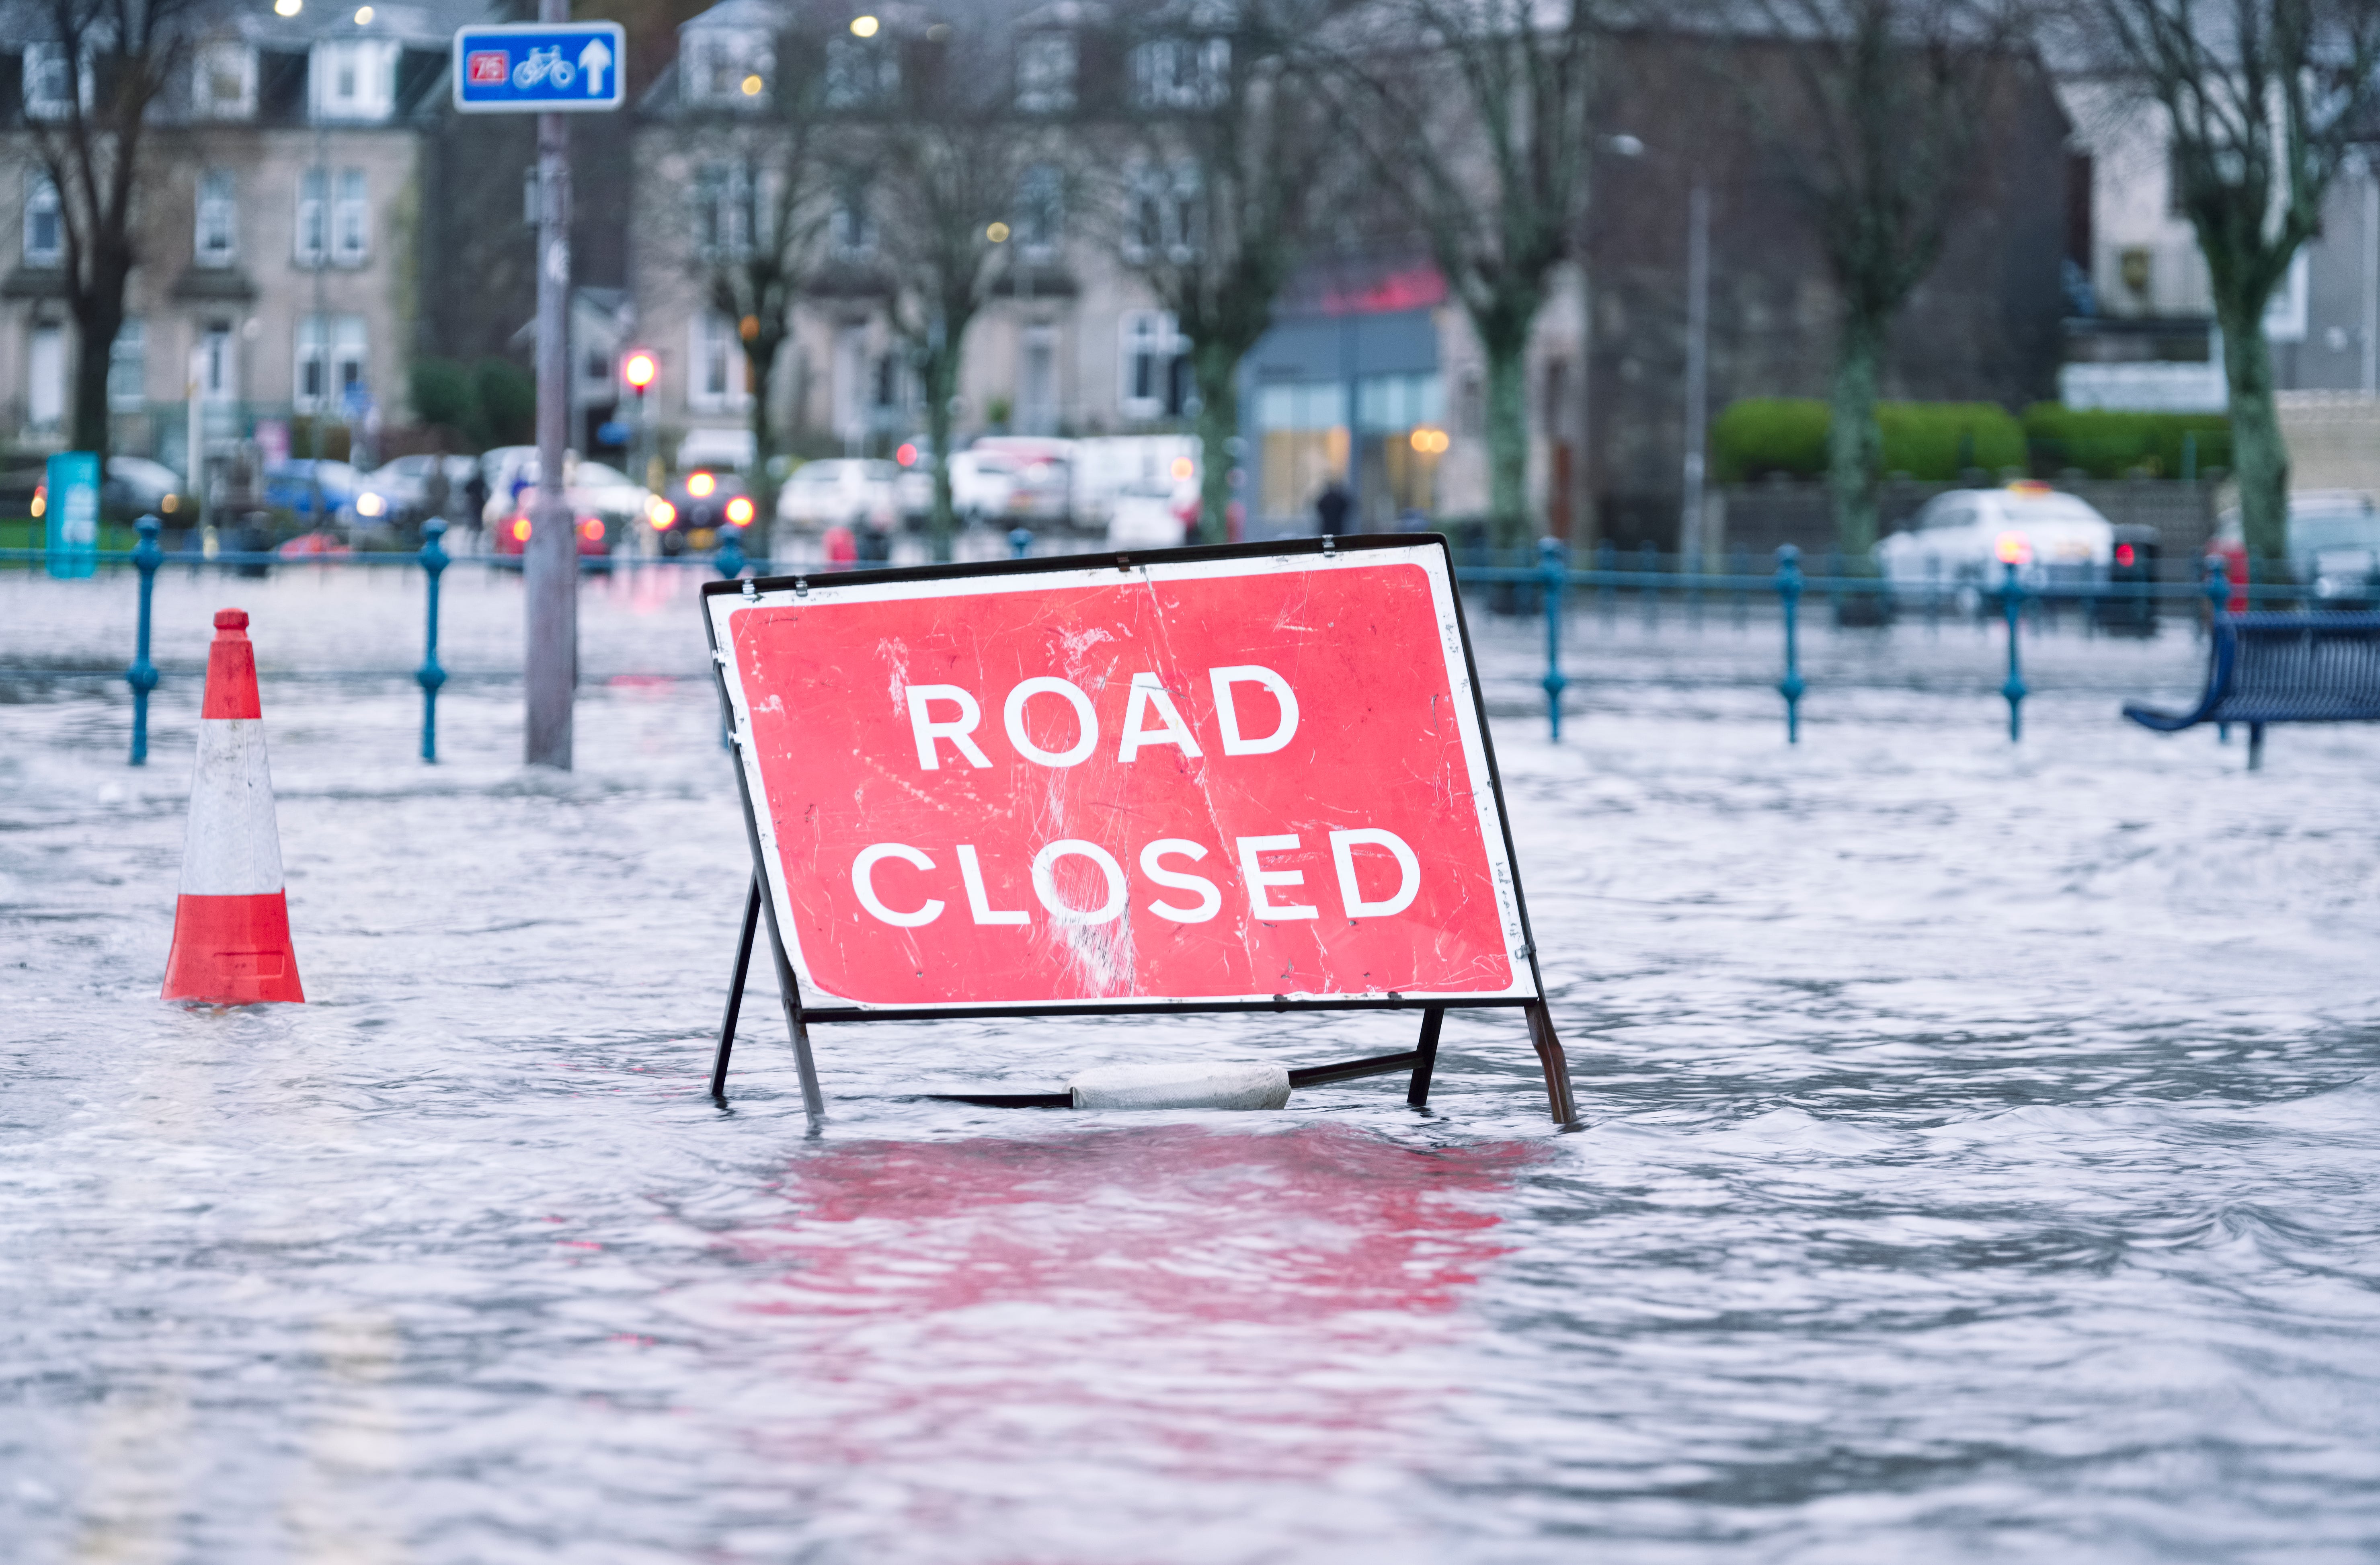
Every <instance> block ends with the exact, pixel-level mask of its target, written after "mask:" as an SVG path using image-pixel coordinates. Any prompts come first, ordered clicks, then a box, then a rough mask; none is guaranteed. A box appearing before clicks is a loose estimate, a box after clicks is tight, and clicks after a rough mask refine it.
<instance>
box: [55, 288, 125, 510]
mask: <svg viewBox="0 0 2380 1565" xmlns="http://www.w3.org/2000/svg"><path fill="white" fill-rule="evenodd" d="M123 325H124V284H123V281H122V280H121V279H118V280H117V282H116V285H115V288H114V289H113V290H112V291H108V292H106V293H104V294H103V295H102V297H94V298H92V299H91V300H90V301H89V302H87V303H86V304H84V305H83V306H82V307H81V308H80V309H77V310H76V311H75V366H74V395H73V399H72V400H71V401H70V402H69V403H68V404H67V429H68V430H69V431H71V432H72V434H73V437H74V438H73V448H74V449H75V450H77V451H94V452H97V453H98V454H99V464H100V470H101V471H102V472H103V473H104V472H105V471H106V468H107V453H108V446H109V444H110V442H109V440H108V434H109V430H108V418H107V368H108V359H109V357H110V356H111V354H112V353H113V351H114V349H115V334H116V333H117V332H118V331H119V330H121V329H122V328H123Z"/></svg>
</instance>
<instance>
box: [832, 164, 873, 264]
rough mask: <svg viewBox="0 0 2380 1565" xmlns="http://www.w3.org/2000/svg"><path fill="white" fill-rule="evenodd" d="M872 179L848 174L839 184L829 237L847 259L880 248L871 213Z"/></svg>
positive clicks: (836, 190)
mask: <svg viewBox="0 0 2380 1565" xmlns="http://www.w3.org/2000/svg"><path fill="white" fill-rule="evenodd" d="M827 237H828V240H829V242H830V243H832V245H833V247H834V248H835V249H836V250H837V251H838V252H840V253H841V254H843V255H844V256H847V257H848V256H864V255H867V254H868V253H869V252H870V251H872V250H873V249H876V222H875V219H874V218H873V217H872V216H871V215H870V214H869V212H868V180H867V177H866V176H864V175H858V174H846V175H844V176H843V177H842V178H841V179H839V180H837V181H836V182H835V192H834V217H833V219H832V222H831V223H830V224H828V234H827Z"/></svg>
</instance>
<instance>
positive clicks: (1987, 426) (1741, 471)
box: [1711, 397, 2025, 483]
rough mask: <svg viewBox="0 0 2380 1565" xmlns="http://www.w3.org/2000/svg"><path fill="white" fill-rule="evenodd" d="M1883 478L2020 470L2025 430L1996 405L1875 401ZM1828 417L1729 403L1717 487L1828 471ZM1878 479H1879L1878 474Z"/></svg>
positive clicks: (1779, 401)
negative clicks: (1777, 475)
mask: <svg viewBox="0 0 2380 1565" xmlns="http://www.w3.org/2000/svg"><path fill="white" fill-rule="evenodd" d="M1833 421H1834V420H1833V418H1832V416H1831V414H1830V413H1829V411H1828V406H1827V404H1826V403H1824V402H1821V401H1819V400H1818V399H1816V398H1815V397H1751V398H1747V399H1745V400H1744V401H1742V402H1736V403H1730V404H1729V406H1728V407H1727V409H1726V410H1725V411H1724V412H1722V413H1721V414H1720V415H1719V416H1718V421H1717V422H1716V423H1715V424H1714V425H1713V426H1712V428H1711V445H1712V454H1713V455H1714V457H1715V459H1716V461H1715V466H1716V467H1717V475H1716V476H1717V477H1718V480H1719V481H1720V482H1721V483H1743V482H1745V481H1746V480H1748V479H1757V478H1762V477H1765V476H1766V475H1767V474H1770V473H1782V474H1785V475H1787V476H1789V477H1793V478H1816V477H1818V476H1819V475H1821V474H1823V473H1825V472H1826V470H1827V431H1828V428H1829V426H1830V425H1831V424H1832V423H1833ZM1876 424H1877V426H1878V428H1879V430H1880V431H1882V433H1883V436H1884V471H1885V472H1886V473H1907V474H1909V475H1910V476H1911V477H1913V478H1918V479H1956V478H1957V477H1959V475H1960V474H1961V472H1962V471H1963V470H1965V469H1967V468H1969V467H1981V468H1983V469H1985V471H1988V472H1996V471H1998V469H2000V468H2002V467H2023V466H2025V431H2024V428H2023V426H2022V425H2020V424H2019V423H2018V422H2017V421H2016V419H2013V418H2011V417H2010V414H2009V411H2008V409H2006V408H2004V407H2002V406H1999V405H1998V403H1995V402H1879V403H1877V404H1876ZM1879 476H1880V475H1879Z"/></svg>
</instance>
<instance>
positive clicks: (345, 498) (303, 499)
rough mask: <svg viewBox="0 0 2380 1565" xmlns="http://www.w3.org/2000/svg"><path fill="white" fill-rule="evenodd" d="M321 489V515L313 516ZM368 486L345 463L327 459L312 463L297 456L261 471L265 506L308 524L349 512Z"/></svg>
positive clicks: (361, 476)
mask: <svg viewBox="0 0 2380 1565" xmlns="http://www.w3.org/2000/svg"><path fill="white" fill-rule="evenodd" d="M318 487H319V488H320V491H321V493H322V516H321V517H317V516H315V514H314V496H315V492H316V490H317V488H318ZM368 487H369V486H367V485H366V484H365V482H364V476H363V474H361V473H360V472H358V471H357V470H356V469H355V468H354V467H349V466H348V465H347V464H346V463H345V462H333V461H330V460H328V459H325V460H322V461H319V462H318V461H314V460H312V459H310V458H306V457H299V458H296V459H294V460H291V461H287V462H276V463H274V464H273V466H272V467H267V468H266V469H265V470H264V503H265V504H266V505H268V506H270V507H272V508H273V509H274V510H279V511H295V512H296V513H297V515H298V516H302V517H304V518H305V519H306V520H307V521H309V522H316V521H320V520H323V519H326V518H329V517H331V516H335V515H337V514H338V513H340V512H343V511H344V512H350V513H352V512H353V510H354V507H355V503H356V500H357V498H358V496H360V495H362V494H363V493H365V492H366V491H367V489H368Z"/></svg>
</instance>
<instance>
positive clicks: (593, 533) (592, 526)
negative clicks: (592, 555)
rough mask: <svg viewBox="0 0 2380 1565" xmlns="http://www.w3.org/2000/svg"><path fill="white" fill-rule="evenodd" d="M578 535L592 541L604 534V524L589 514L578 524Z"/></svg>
mask: <svg viewBox="0 0 2380 1565" xmlns="http://www.w3.org/2000/svg"><path fill="white" fill-rule="evenodd" d="M578 536H579V537H581V538H583V539H585V540H587V541H588V542H589V543H592V542H594V541H595V540H598V539H600V538H601V537H602V536H603V524H602V523H601V522H600V521H598V520H596V519H595V518H594V517H593V516H589V517H588V518H587V519H586V520H585V521H583V522H581V523H579V524H578Z"/></svg>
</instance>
